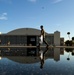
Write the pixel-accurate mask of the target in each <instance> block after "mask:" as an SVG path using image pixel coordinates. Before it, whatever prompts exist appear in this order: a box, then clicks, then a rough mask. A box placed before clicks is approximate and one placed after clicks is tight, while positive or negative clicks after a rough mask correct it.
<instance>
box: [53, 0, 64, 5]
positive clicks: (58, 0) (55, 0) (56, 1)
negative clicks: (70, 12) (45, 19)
mask: <svg viewBox="0 0 74 75" xmlns="http://www.w3.org/2000/svg"><path fill="white" fill-rule="evenodd" d="M61 1H63V0H54V2H53V3H54V4H55V3H59V2H61Z"/></svg>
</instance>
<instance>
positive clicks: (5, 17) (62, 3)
mask: <svg viewBox="0 0 74 75" xmlns="http://www.w3.org/2000/svg"><path fill="white" fill-rule="evenodd" d="M40 25H43V26H44V29H45V31H46V32H48V33H54V31H56V30H58V31H60V32H61V37H64V38H65V39H68V36H67V32H68V31H69V32H70V33H71V34H70V36H71V37H72V36H74V0H0V32H2V33H7V32H9V31H11V30H14V29H17V28H26V27H30V28H37V29H40Z"/></svg>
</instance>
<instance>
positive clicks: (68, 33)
mask: <svg viewBox="0 0 74 75" xmlns="http://www.w3.org/2000/svg"><path fill="white" fill-rule="evenodd" d="M67 35H68V37H69V40H70V32H67Z"/></svg>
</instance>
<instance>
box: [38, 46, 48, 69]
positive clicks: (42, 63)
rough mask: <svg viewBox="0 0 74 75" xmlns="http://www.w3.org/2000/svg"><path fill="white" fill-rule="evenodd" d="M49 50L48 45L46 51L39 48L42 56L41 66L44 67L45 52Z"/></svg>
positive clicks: (40, 56)
mask: <svg viewBox="0 0 74 75" xmlns="http://www.w3.org/2000/svg"><path fill="white" fill-rule="evenodd" d="M47 51H48V47H47V48H46V50H45V51H43V50H40V48H39V58H40V64H41V65H40V68H41V69H42V68H43V65H44V56H45V54H46V53H47Z"/></svg>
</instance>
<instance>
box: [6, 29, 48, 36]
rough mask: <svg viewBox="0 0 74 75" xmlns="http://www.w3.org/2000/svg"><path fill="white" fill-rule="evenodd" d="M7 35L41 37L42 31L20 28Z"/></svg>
mask: <svg viewBox="0 0 74 75" xmlns="http://www.w3.org/2000/svg"><path fill="white" fill-rule="evenodd" d="M7 34H8V35H40V30H39V29H34V28H19V29H15V30H12V31H10V32H8V33H7ZM46 34H48V33H46Z"/></svg>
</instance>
